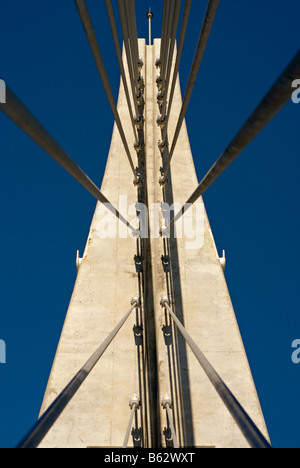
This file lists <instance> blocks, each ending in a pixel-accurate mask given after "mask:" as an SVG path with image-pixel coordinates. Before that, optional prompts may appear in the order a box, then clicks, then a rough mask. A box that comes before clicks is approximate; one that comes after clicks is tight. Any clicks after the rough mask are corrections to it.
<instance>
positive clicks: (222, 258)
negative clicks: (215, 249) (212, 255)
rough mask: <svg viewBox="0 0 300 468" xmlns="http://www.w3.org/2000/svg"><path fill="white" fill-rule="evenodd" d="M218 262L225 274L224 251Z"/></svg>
mask: <svg viewBox="0 0 300 468" xmlns="http://www.w3.org/2000/svg"><path fill="white" fill-rule="evenodd" d="M219 260H220V263H221V267H222V268H223V271H224V272H225V269H226V253H225V250H223V257H220V258H219Z"/></svg>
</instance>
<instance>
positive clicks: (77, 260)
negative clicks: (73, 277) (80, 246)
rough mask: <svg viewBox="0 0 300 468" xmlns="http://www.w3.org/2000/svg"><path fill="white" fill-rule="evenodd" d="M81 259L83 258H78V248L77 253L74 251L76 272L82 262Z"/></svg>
mask: <svg viewBox="0 0 300 468" xmlns="http://www.w3.org/2000/svg"><path fill="white" fill-rule="evenodd" d="M82 261H83V258H80V255H79V250H77V253H76V269H77V273H78V271H79V267H80V265H81V264H82Z"/></svg>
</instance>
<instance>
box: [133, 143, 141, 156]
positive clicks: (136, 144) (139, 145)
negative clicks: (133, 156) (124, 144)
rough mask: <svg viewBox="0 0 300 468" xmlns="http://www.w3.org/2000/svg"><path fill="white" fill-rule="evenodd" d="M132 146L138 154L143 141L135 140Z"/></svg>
mask: <svg viewBox="0 0 300 468" xmlns="http://www.w3.org/2000/svg"><path fill="white" fill-rule="evenodd" d="M133 147H134V149H135V151H136V152H137V153H138V154H139V153H140V152H141V151H142V149H143V143H141V142H140V141H135V142H134V145H133Z"/></svg>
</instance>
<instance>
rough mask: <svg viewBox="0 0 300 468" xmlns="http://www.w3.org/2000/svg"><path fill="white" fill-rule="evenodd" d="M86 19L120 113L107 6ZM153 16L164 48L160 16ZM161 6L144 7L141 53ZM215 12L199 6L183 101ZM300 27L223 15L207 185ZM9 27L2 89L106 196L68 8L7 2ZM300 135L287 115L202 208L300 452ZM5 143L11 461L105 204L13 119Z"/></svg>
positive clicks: (250, 349) (198, 110) (103, 112)
mask: <svg viewBox="0 0 300 468" xmlns="http://www.w3.org/2000/svg"><path fill="white" fill-rule="evenodd" d="M87 3H88V7H89V9H90V12H91V15H92V18H93V22H94V25H95V28H96V31H97V35H98V39H99V44H100V48H101V51H102V53H103V58H104V61H105V63H106V65H107V71H108V74H109V77H110V79H111V84H112V88H113V90H114V93H115V96H116V97H117V93H118V87H119V70H118V66H117V61H116V57H115V53H114V48H113V41H112V38H111V34H110V29H109V23H108V20H107V15H106V9H105V2H104V1H103V0H100V1H99V0H89V1H88V2H87ZM113 3H114V6H116V3H117V2H116V1H114V2H113ZM150 3H151V6H152V9H153V11H154V14H155V17H154V20H153V35H154V36H155V37H160V33H161V17H162V7H163V1H162V0H151V2H150ZM150 3H149V1H148V0H147V1H144V0H139V1H138V2H136V6H137V18H138V32H139V36H140V37H148V29H147V19H146V17H145V13H146V11H147V9H148V7H149V5H150ZM206 4H207V2H206V0H205V1H204V0H194V2H193V6H192V15H191V18H190V23H189V29H188V34H187V40H186V44H185V49H184V58H183V61H182V65H181V72H180V73H181V83H182V89H183V90H184V89H185V86H186V83H187V79H188V74H189V70H190V66H191V63H192V59H193V55H194V51H195V47H196V43H197V39H198V35H199V32H200V28H201V23H202V19H203V15H204V12H205V8H206ZM299 14H300V4H299V0H286V1H285V2H283V1H281V0H242V1H240V2H237V1H236V0H226V1H225V0H223V1H222V0H221V2H220V8H219V12H218V15H217V18H216V21H215V24H214V27H213V30H212V34H211V38H210V40H209V44H208V48H207V51H206V54H205V57H204V61H203V64H202V67H201V70H200V74H199V77H198V81H197V84H196V88H195V91H194V94H193V102H192V103H191V105H190V107H189V110H188V114H187V124H188V129H189V135H190V140H191V146H192V149H193V154H194V159H195V164H196V169H197V173H198V178H199V179H201V178H202V176H203V175H204V174H205V173H206V172H207V170H208V169H209V168H210V166H211V165H212V163H213V162H214V161H215V160H216V159H217V158H218V157H219V156H220V154H221V153H222V152H223V150H224V149H225V147H226V146H227V145H228V143H229V142H230V141H231V139H232V137H233V136H234V135H235V133H236V132H237V131H238V130H239V128H240V127H241V125H242V124H243V123H244V121H245V120H246V119H247V118H248V116H249V115H250V113H251V112H252V111H253V109H254V107H256V105H257V104H258V102H259V101H260V100H261V98H262V97H263V96H264V94H265V93H266V91H268V89H269V88H270V86H271V85H272V84H273V83H274V81H275V80H276V79H277V77H278V76H279V74H280V73H281V72H282V70H283V69H284V68H285V66H286V65H287V64H288V62H289V61H290V60H291V58H292V57H293V55H294V54H295V53H296V51H297V50H298V49H299ZM0 16H1V29H0V50H1V54H0V77H1V78H3V79H4V80H6V82H7V84H9V86H10V87H11V88H12V89H13V90H14V92H15V93H16V94H17V95H18V96H19V97H20V98H21V99H22V100H23V102H24V103H25V104H26V105H27V106H28V107H29V108H30V109H31V111H32V112H33V113H34V114H35V115H36V116H37V117H38V118H39V119H40V121H41V122H42V123H43V124H44V125H45V126H46V128H47V129H48V130H49V131H50V133H51V134H52V135H53V136H54V137H55V138H56V140H57V141H58V142H59V143H60V144H61V146H62V147H63V148H64V149H65V150H66V151H67V152H68V153H69V154H70V155H71V156H72V158H73V159H74V160H75V161H76V162H77V163H78V164H79V165H80V166H81V167H82V168H83V169H84V170H85V171H86V173H87V174H88V175H89V176H90V177H91V178H92V179H93V180H94V181H95V182H96V183H97V184H98V185H99V186H100V184H101V180H102V177H103V172H104V168H105V164H106V159H107V154H108V149H109V145H110V135H111V132H112V127H113V117H112V114H111V111H110V108H109V105H108V103H107V100H106V96H105V94H104V92H103V88H102V85H101V82H100V81H99V77H98V74H97V70H96V68H95V65H94V62H93V59H92V56H91V53H90V50H89V48H88V45H87V41H86V38H85V35H84V32H83V29H82V26H81V23H80V20H79V18H78V14H77V11H76V7H75V4H74V2H73V0H64V1H63V2H62V1H61V0H43V2H41V1H39V0H28V1H27V2H24V1H23V0H10V1H9V2H1V5H0ZM299 78H300V77H299ZM299 119H300V104H298V105H295V104H293V103H292V102H290V103H289V104H288V105H287V106H286V107H285V108H284V109H283V111H282V112H281V113H280V114H279V115H278V116H277V117H276V118H275V119H274V120H273V122H272V123H271V124H270V125H269V126H268V127H267V128H266V129H265V130H264V131H263V133H262V134H261V135H259V137H258V138H257V139H256V140H255V141H254V142H253V143H252V144H251V145H250V146H249V147H248V148H247V149H246V150H245V151H244V152H243V154H242V155H241V156H240V157H239V158H238V159H237V160H236V161H235V162H234V164H233V165H232V166H231V167H230V168H229V169H228V171H227V172H226V174H224V175H223V176H222V177H221V178H220V179H219V180H218V181H217V182H216V183H215V184H214V185H213V186H212V187H211V188H210V189H209V190H208V191H207V193H206V194H205V196H204V201H205V204H206V208H207V211H208V215H209V218H210V221H211V225H212V229H213V232H214V235H215V239H216V243H217V246H218V248H219V251H220V253H221V251H222V249H226V253H227V259H228V263H227V270H226V277H227V281H228V286H229V289H230V293H231V297H232V300H233V304H234V307H235V311H236V315H237V319H238V322H239V325H240V328H241V332H242V336H243V339H244V343H245V347H246V350H247V354H248V358H249V361H250V365H251V369H252V372H253V375H254V379H255V383H256V386H257V390H258V393H259V397H260V401H261V405H262V408H263V411H264V414H265V418H266V422H267V425H268V429H269V432H270V436H271V439H272V443H273V445H274V446H275V447H297V448H299V447H300V434H299V426H298V421H299V419H300V404H299V383H300V382H299V373H300V365H298V366H297V365H295V364H293V363H292V360H291V355H292V348H291V345H292V342H293V341H294V340H295V339H300V314H299V286H300V273H299V264H300V249H299V234H300V218H299V202H300V184H299V175H300V150H299ZM0 137H1V146H0V148H1V149H0V152H1V156H0V174H1V184H0V220H1V222H0V243H1V246H2V248H1V261H0V297H1V309H0V339H2V340H5V342H6V345H7V364H6V365H0V416H1V425H0V446H1V447H12V446H14V445H15V444H16V443H17V442H18V441H19V439H20V438H21V437H22V436H23V435H24V433H25V432H26V431H27V430H28V429H29V428H30V427H31V425H32V424H33V423H34V422H35V420H36V418H37V416H38V413H39V409H40V405H41V402H42V398H43V393H44V391H45V387H46V384H47V379H48V376H49V372H50V369H51V365H52V361H53V357H54V354H55V350H56V346H57V343H58V340H59V336H60V332H61V328H62V324H63V321H64V318H65V314H66V311H67V308H68V303H69V300H70V297H71V294H72V290H73V286H74V281H75V279H76V268H75V256H76V250H77V249H80V251H81V253H82V251H83V249H84V247H85V242H86V239H87V235H88V231H89V226H90V222H91V219H92V216H93V212H94V209H95V204H96V202H95V201H94V200H93V198H92V197H91V196H90V195H89V194H88V193H87V192H85V191H84V189H82V188H81V187H80V186H79V185H77V183H76V182H75V181H73V180H72V179H71V178H70V176H69V175H68V174H66V173H65V172H64V171H63V170H62V169H61V168H60V167H59V166H58V165H57V164H56V163H55V162H54V161H52V160H51V158H49V156H48V155H46V154H44V153H43V151H42V150H40V149H39V148H38V147H37V146H36V145H35V144H34V143H33V142H31V141H30V140H29V138H28V137H27V136H25V135H24V134H23V133H22V132H21V131H20V130H19V129H17V127H15V126H14V124H12V123H11V122H10V121H9V120H8V119H7V118H6V117H5V116H4V115H2V114H0Z"/></svg>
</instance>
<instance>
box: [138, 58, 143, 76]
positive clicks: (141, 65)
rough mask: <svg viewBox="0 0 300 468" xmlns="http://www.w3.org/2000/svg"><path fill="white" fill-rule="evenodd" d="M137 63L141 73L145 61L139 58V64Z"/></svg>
mask: <svg viewBox="0 0 300 468" xmlns="http://www.w3.org/2000/svg"><path fill="white" fill-rule="evenodd" d="M137 65H138V70H139V73H141V71H142V68H143V66H144V62H143V60H142V59H139V60H138V64H137Z"/></svg>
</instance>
